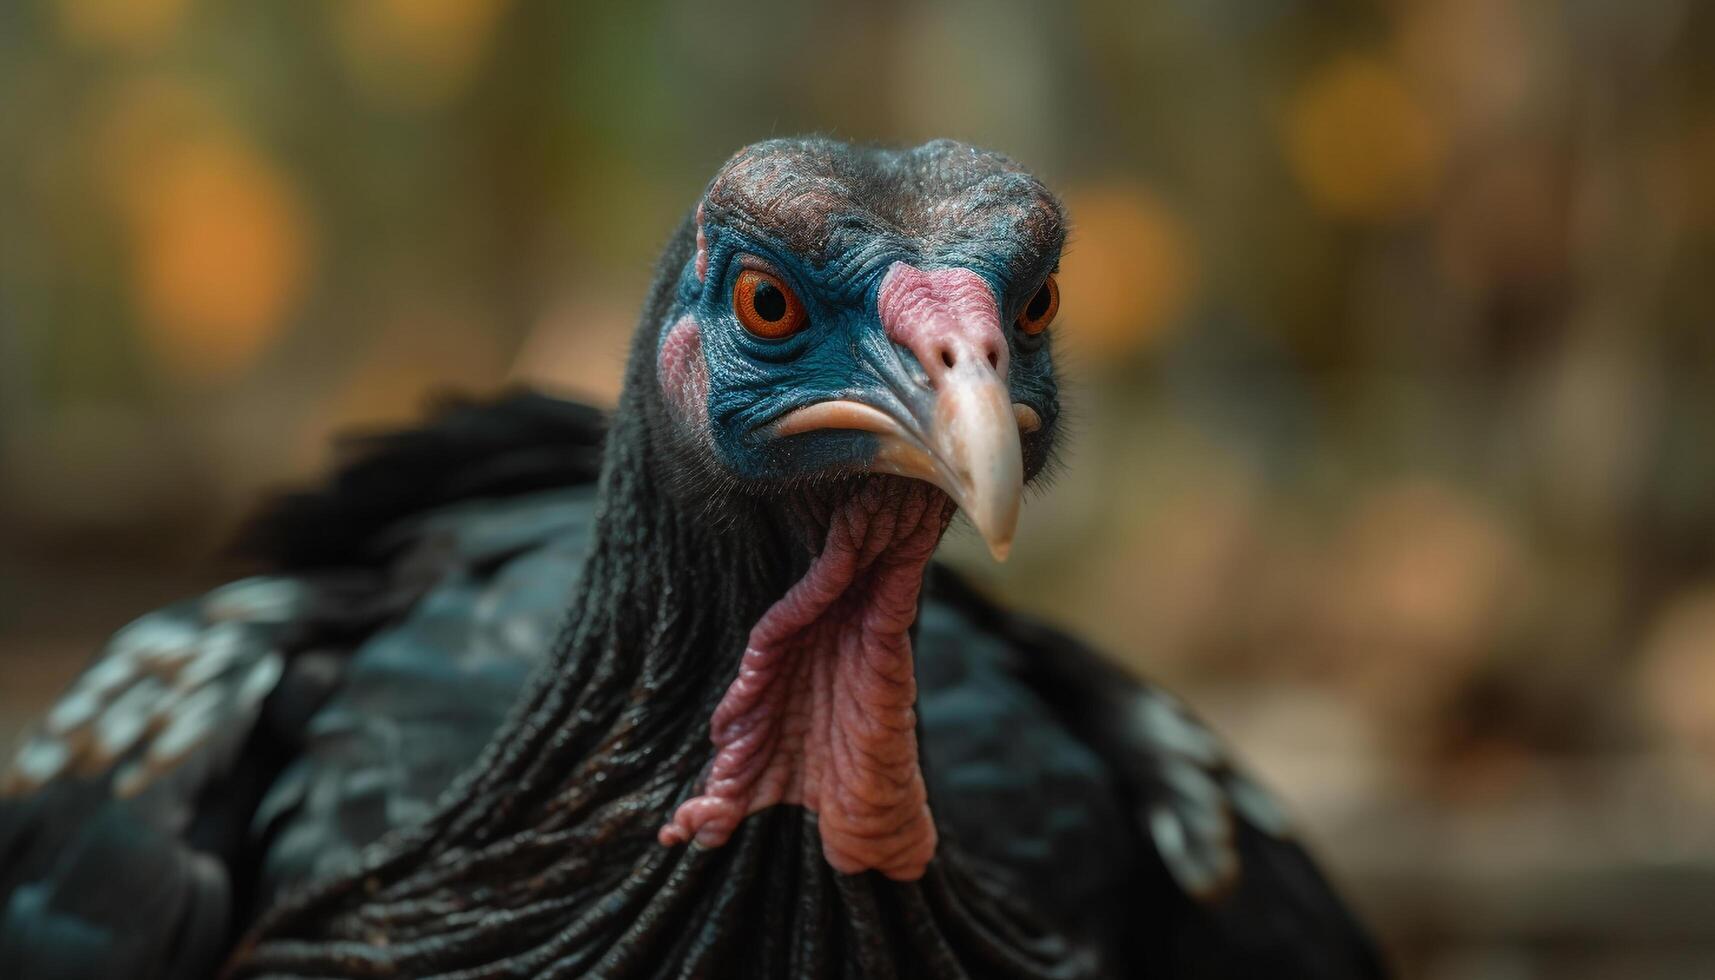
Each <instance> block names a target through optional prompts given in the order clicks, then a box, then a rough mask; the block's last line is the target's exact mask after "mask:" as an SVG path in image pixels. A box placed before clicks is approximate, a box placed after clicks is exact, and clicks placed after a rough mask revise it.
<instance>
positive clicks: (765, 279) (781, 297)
mask: <svg viewBox="0 0 1715 980" xmlns="http://www.w3.org/2000/svg"><path fill="white" fill-rule="evenodd" d="M732 311H733V312H734V313H736V314H738V322H739V323H742V324H744V329H746V330H749V331H750V332H751V333H753V334H755V335H756V336H758V337H761V338H763V339H765V340H780V339H782V338H784V337H790V336H792V335H793V334H795V333H797V332H798V331H800V330H802V329H804V324H805V323H806V322H807V321H808V320H809V317H808V315H806V314H805V312H804V304H803V303H800V302H799V301H798V297H797V296H796V295H794V294H793V292H792V289H791V287H789V286H787V285H786V284H785V283H783V282H781V281H780V277H778V276H775V275H771V274H769V273H767V272H763V271H762V270H761V269H746V270H744V271H743V272H740V273H739V274H738V282H737V283H735V284H734V285H733V287H732Z"/></svg>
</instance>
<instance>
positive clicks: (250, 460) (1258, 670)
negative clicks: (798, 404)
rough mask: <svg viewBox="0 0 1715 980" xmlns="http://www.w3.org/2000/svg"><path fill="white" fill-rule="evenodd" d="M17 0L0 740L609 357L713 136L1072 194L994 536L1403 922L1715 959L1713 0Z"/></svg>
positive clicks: (1422, 931) (1436, 960)
mask: <svg viewBox="0 0 1715 980" xmlns="http://www.w3.org/2000/svg"><path fill="white" fill-rule="evenodd" d="M717 7H724V5H712V4H703V3H696V2H691V0H676V2H668V3H644V4H623V5H619V4H616V5H612V6H607V7H598V6H596V5H591V4H561V3H547V2H540V3H524V2H509V0H351V2H348V3H340V4H301V3H284V2H281V3H271V4H215V3H210V2H200V3H199V2H193V0H52V2H48V0H40V2H35V3H27V4H8V5H4V6H3V7H0V110H3V111H0V742H4V741H5V740H7V739H8V738H9V737H10V736H11V735H12V734H14V733H15V732H16V731H17V730H18V729H19V728H20V727H21V726H22V725H24V724H25V723H26V722H27V720H28V718H29V717H30V716H31V715H32V714H33V713H34V712H35V711H37V710H39V709H40V707H41V705H42V704H43V703H44V702H45V701H46V700H47V699H48V698H50V697H51V696H52V695H53V693H54V692H55V691H56V690H57V688H58V686H59V685H60V684H61V683H63V681H64V679H65V678H66V677H67V676H68V675H69V674H70V673H71V672H72V671H74V670H75V669H76V668H77V666H78V664H79V663H80V662H81V660H82V658H83V657H85V656H87V655H88V654H89V653H90V652H91V651H93V650H94V649H95V648H96V646H97V645H98V644H99V642H100V640H101V638H102V637H103V636H104V635H105V634H107V633H108V632H110V631H111V630H112V629H114V628H115V627H117V626H119V625H121V624H122V623H123V622H125V621H126V620H127V619H128V618H130V617H131V616H133V615H135V614H137V613H139V612H141V611H143V610H145V609H148V608H150V607H151V606H154V605H158V604H160V603H162V602H164V601H167V600H169V599H171V598H173V597H176V596H179V595H182V594H184V593H186V592H188V591H191V590H194V589H197V588H201V587H203V586H205V585H207V584H208V583H210V582H213V581H215V580H217V579H218V577H219V576H220V575H221V574H223V572H224V570H223V568H222V567H221V564H220V563H219V561H218V560H216V556H217V554H218V546H219V544H220V542H221V541H222V540H223V539H224V537H225V536H226V535H227V534H229V533H230V531H231V528H232V526H233V524H234V523H235V521H236V520H237V519H238V518H239V517H240V516H241V515H242V513H243V512H244V510H245V508H246V507H248V506H249V505H250V504H251V503H252V502H253V501H254V500H255V499H256V496H257V494H258V493H259V491H261V490H262V489H263V488H267V487H271V486H276V485H278V484H280V483H281V482H282V481H290V480H296V479H303V478H306V477H307V476H309V475H310V474H312V473H314V472H315V471H316V470H317V468H318V466H319V465H321V463H322V461H323V460H324V458H325V457H324V448H325V446H326V442H327V439H328V436H329V434H330V433H332V432H335V431H338V430H340V429H342V428H346V427H349V426H352V425H364V426H367V425H373V424H377V423H385V422H397V421H402V420H405V419H408V418H409V417H411V415H412V414H413V413H414V411H415V409H416V407H417V406H419V405H420V404H421V402H422V401H423V399H424V397H425V396H426V395H427V394H428V393H429V392H431V391H432V390H434V389H436V388H439V387H448V386H450V387H456V388H465V389H474V390H485V389H491V388H494V387H496V386H499V385H501V384H504V383H507V382H509V381H517V380H526V381H532V382H537V383H545V384H551V385H553V386H555V387H557V388H560V389H564V390H570V391H574V392H583V393H587V394H590V395H593V396H594V397H597V398H602V399H607V398H611V397H612V395H613V393H614V389H615V385H616V383H617V376H618V364H619V359H620V356H621V352H622V350H623V345H624V342H625V338H626V335H627V334H628V333H629V331H630V329H631V326H632V323H631V318H632V316H633V315H634V311H635V309H636V307H637V305H638V303H639V301H640V297H641V292H642V289H643V285H644V283H645V281H646V278H647V275H648V268H649V262H650V260H651V258H652V257H653V252H654V249H655V248H656V247H657V245H658V244H659V243H660V242H661V241H662V240H663V239H664V237H665V235H666V233H667V231H668V230H669V228H670V227H671V226H672V224H673V222H674V221H675V220H676V218H677V217H678V215H679V213H680V212H681V210H682V209H684V208H685V207H687V206H688V205H689V204H690V203H691V201H692V200H693V199H694V197H695V195H696V193H697V191H698V190H699V189H700V187H701V183H702V181H703V180H704V179H705V178H706V176H707V175H708V174H709V173H710V172H711V171H712V170H713V169H714V167H715V166H716V165H718V163H719V162H720V161H721V160H722V159H723V158H724V157H725V155H726V154H727V153H729V152H730V151H731V150H733V149H735V148H736V147H738V146H739V145H742V144H744V143H746V142H749V141H751V140H754V139H757V138H760V137H764V136H767V135H770V134H783V133H794V132H803V131H822V132H829V133H833V134H836V135H839V136H842V137H846V138H854V139H876V140H883V141H888V142H916V141H920V140H922V139H926V138H929V137H933V136H943V135H945V136H954V137H958V138H962V139H966V140H969V141H972V142H977V143H981V144H985V145H990V146H994V147H997V148H1001V149H1004V150H1006V151H1008V152H1010V153H1012V154H1013V155H1015V156H1016V157H1018V158H1020V159H1021V160H1023V161H1025V162H1026V163H1028V164H1029V165H1031V166H1032V167H1034V168H1036V169H1037V170H1038V171H1039V172H1040V173H1042V174H1043V175H1044V176H1045V177H1046V178H1048V179H1049V181H1050V182H1051V183H1052V184H1053V185H1054V186H1056V187H1058V188H1061V189H1062V190H1063V191H1064V192H1065V196H1066V199H1067V204H1068V206H1069V208H1070V210H1071V213H1072V215H1073V218H1074V221H1075V223H1076V226H1075V231H1074V236H1073V244H1072V248H1071V251H1070V253H1069V254H1068V256H1067V258H1066V261H1065V269H1064V274H1063V277H1062V284H1063V290H1064V296H1065V300H1064V305H1063V308H1062V310H1063V312H1062V314H1061V319H1060V326H1058V327H1056V330H1057V332H1058V334H1059V338H1060V351H1061V353H1062V359H1063V363H1064V364H1065V365H1066V371H1067V373H1068V374H1069V375H1070V377H1071V379H1072V389H1071V391H1070V392H1069V393H1068V399H1069V401H1070V402H1071V404H1072V406H1073V411H1074V412H1075V428H1076V430H1077V431H1076V438H1075V443H1074V446H1073V448H1072V449H1071V450H1070V451H1069V452H1068V453H1067V458H1066V460H1065V463H1066V465H1065V467H1064V468H1063V471H1062V473H1061V475H1060V476H1059V478H1058V479H1057V480H1056V481H1055V483H1054V485H1053V486H1052V488H1051V489H1049V490H1047V491H1045V492H1043V493H1042V494H1041V495H1040V497H1039V498H1038V499H1036V500H1035V501H1034V502H1033V503H1032V504H1031V506H1030V508H1029V509H1028V511H1027V514H1026V527H1025V530H1024V533H1023V536H1022V538H1021V540H1020V543H1019V547H1018V548H1017V551H1016V552H1015V555H1016V557H1015V559H1014V560H1013V562H1012V563H1010V564H1008V565H1007V566H1004V567H1001V568H996V567H993V566H991V565H989V564H987V563H986V561H985V560H983V559H982V558H981V556H980V554H979V549H977V548H976V547H973V546H972V544H973V543H972V542H971V541H970V540H968V539H965V540H956V541H954V542H953V545H952V546H951V549H950V550H951V551H952V552H953V554H954V556H955V557H956V558H957V559H958V560H960V561H961V562H963V563H964V564H966V565H967V566H969V567H971V568H973V569H974V570H975V571H976V572H977V574H978V575H980V576H982V577H984V578H986V579H988V580H989V581H991V582H992V583H994V586H995V587H996V588H998V589H1001V590H1003V591H1005V592H1006V593H1007V594H1008V595H1010V596H1011V597H1012V598H1013V599H1014V600H1015V601H1016V602H1018V603H1020V604H1023V605H1027V606H1029V607H1032V608H1035V609H1038V610H1041V611H1044V612H1046V613H1048V614H1050V615H1052V616H1054V617H1055V618H1057V619H1059V620H1061V621H1063V622H1065V623H1067V624H1069V625H1073V626H1076V627H1077V628H1078V629H1080V630H1081V631H1083V632H1085V633H1086V634H1088V635H1089V636H1091V637H1092V638H1093V639H1095V640H1097V641H1099V642H1100V643H1102V644H1103V645H1104V646H1105V647H1106V648H1107V649H1109V650H1111V651H1112V652H1113V653H1114V654H1115V655H1116V656H1118V657H1120V658H1122V659H1124V660H1125V661H1126V662H1128V663H1130V664H1133V665H1135V666H1136V667H1137V668H1139V669H1141V670H1146V671H1148V672H1150V673H1152V674H1153V675H1155V676H1158V677H1161V678H1163V679H1165V680H1167V681H1169V682H1170V683H1172V684H1173V685H1175V686H1177V687H1179V688H1180V689H1181V690H1182V691H1184V692H1185V693H1186V694H1187V695H1188V696H1189V697H1190V698H1191V699H1192V700H1193V701H1194V702H1196V703H1197V704H1199V705H1200V706H1202V708H1203V709H1204V711H1205V712H1206V713H1207V714H1208V715H1210V716H1211V717H1212V718H1213V719H1214V720H1215V721H1217V722H1218V723H1219V725H1220V726H1221V727H1222V728H1223V729H1224V730H1225V731H1226V732H1227V733H1228V734H1229V735H1230V736H1231V738H1232V739H1233V740H1234V741H1235V742H1236V743H1237V745H1238V746H1239V748H1240V750H1241V752H1242V753H1243V754H1244V755H1245V756H1247V757H1248V758H1249V759H1250V760H1251V761H1252V762H1253V763H1254V764H1255V765H1256V766H1257V768H1259V769H1261V770H1262V771H1263V772H1264V774H1265V775H1266V776H1268V777H1269V779H1270V780H1271V781H1272V782H1273V783H1274V784H1275V785H1277V786H1278V787H1280V788H1281V789H1282V790H1283V792H1284V793H1285V794H1286V795H1287V796H1288V797H1289V798H1290V799H1291V800H1292V801H1293V802H1294V803H1295V805H1296V808H1297V810H1298V812H1299V813H1300V815H1301V817H1302V820H1303V823H1304V824H1305V825H1306V826H1307V827H1308V828H1309V833H1310V835H1311V836H1312V837H1313V838H1314V839H1315V841H1316V842H1317V843H1318V844H1319V845H1320V847H1321V850H1322V851H1323V852H1324V853H1325V854H1326V855H1327V857H1328V858H1329V860H1330V862H1331V863H1332V864H1333V865H1334V867H1335V868H1336V869H1337V870H1338V872H1339V873H1340V874H1341V876H1342V877H1343V878H1344V879H1345V880H1346V881H1347V882H1348V884H1349V885H1350V887H1351V889H1352V891H1353V894H1354V895H1355V896H1356V897H1357V899H1358V900H1359V901H1360V904H1361V905H1362V907H1363V908H1364V910H1365V912H1366V913H1367V914H1368V915H1369V916H1370V917H1371V918H1372V919H1373V920H1374V921H1375V922H1376V924H1377V926H1378V928H1379V929H1380V931H1381V932H1382V933H1383V934H1384V935H1385V936H1386V937H1387V938H1388V940H1389V942H1390V944H1391V946H1392V947H1393V949H1394V950H1395V952H1396V953H1397V954H1398V955H1399V958H1400V960H1401V962H1402V964H1403V965H1405V966H1406V967H1407V975H1408V976H1413V977H1434V978H1496V980H1514V978H1518V980H1528V978H1537V977H1554V978H1586V977H1588V978H1597V977H1601V978H1606V977H1619V978H1636V977H1663V978H1668V977H1672V978H1678V977H1686V978H1692V977H1696V978H1704V977H1709V976H1715V768H1712V767H1715V450H1712V449H1711V445H1710V436H1709V427H1710V423H1711V420H1712V419H1715V290H1712V289H1711V286H1710V283H1711V281H1712V278H1715V277H1712V274H1715V58H1711V57H1709V52H1711V51H1715V8H1712V7H1709V6H1708V5H1705V4H1698V3H1694V2H1691V0H1652V2H1648V3H1639V4H1602V3H1574V2H1567V3H1552V2H1534V0H1397V2H1337V3H1325V2H1314V3H1313V2H1309V0H1243V2H1241V0H1171V2H1160V3H1155V4H1150V5H1147V6H1145V7H1144V8H1143V9H1141V10H1137V9H1133V8H1134V5H1133V4H1130V3H1122V2H1119V0H1081V2H1076V3H1056V2H1051V0H1002V2H998V3H983V4H978V3H975V2H974V0H943V2H937V3H927V4H905V3H891V2H890V3H857V2H844V3H816V4H806V3H798V2H789V0H777V2H772V3H767V2H765V3H758V4H751V5H748V7H747V8H746V9H745V10H744V11H743V12H742V13H741V12H738V11H735V10H732V9H716V8H717Z"/></svg>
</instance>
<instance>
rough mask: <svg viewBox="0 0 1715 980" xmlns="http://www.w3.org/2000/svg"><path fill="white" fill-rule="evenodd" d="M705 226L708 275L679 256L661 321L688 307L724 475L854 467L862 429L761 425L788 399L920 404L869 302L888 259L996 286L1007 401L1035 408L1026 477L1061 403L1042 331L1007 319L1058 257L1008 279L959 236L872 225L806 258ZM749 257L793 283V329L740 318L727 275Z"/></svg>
mask: <svg viewBox="0 0 1715 980" xmlns="http://www.w3.org/2000/svg"><path fill="white" fill-rule="evenodd" d="M704 231H705V235H706V239H707V243H708V277H707V280H706V281H704V280H699V279H698V278H697V275H696V269H695V259H694V258H693V259H692V261H691V262H689V263H687V264H686V268H685V270H684V272H683V273H682V274H681V276H680V279H679V284H678V294H677V298H676V301H675V304H674V309H673V311H672V313H671V314H670V316H669V317H668V319H667V321H666V322H667V323H668V324H671V323H673V322H676V321H677V320H678V319H679V317H681V316H683V315H684V314H685V313H686V312H691V313H693V314H694V315H695V317H696V320H697V323H698V324H699V326H700V328H701V333H702V350H703V359H704V363H705V366H706V368H707V370H708V379H709V402H708V419H709V427H710V430H711V431H710V433H709V434H710V437H711V441H712V443H713V445H714V447H715V450H716V453H717V455H718V456H719V457H720V461H721V463H722V464H723V465H724V466H725V467H726V468H727V469H728V470H729V471H730V472H731V473H732V474H733V475H735V476H738V477H740V478H741V479H744V480H747V481H752V482H756V483H764V484H766V483H787V482H791V481H793V480H796V479H799V478H803V477H806V476H810V475H813V474H818V473H826V472H852V471H861V470H863V469H865V468H866V467H867V466H868V464H869V463H870V462H871V461H872V460H873V459H874V457H875V453H876V450H877V448H878V445H877V439H876V437H875V436H873V435H871V434H870V433H866V432H856V431H849V430H820V431H814V432H806V433H802V434H799V435H795V436H791V437H788V438H784V439H782V438H776V437H774V436H772V435H770V434H769V433H768V431H767V430H768V427H769V426H770V425H771V424H772V423H773V422H775V421H777V420H779V419H780V418H781V417H783V416H785V415H786V414H787V413H788V412H791V411H792V410H794V409H798V408H802V407H804V406H806V405H812V404H815V403H817V402H824V401H831V400H835V399H850V400H853V401H859V402H863V403H865V404H868V405H872V406H874V407H876V408H879V409H881V410H882V411H884V412H886V413H887V414H889V415H891V416H893V417H894V418H896V419H901V420H905V419H909V418H911V417H912V414H913V413H912V412H911V411H910V407H911V406H909V405H908V404H907V401H908V400H913V401H915V402H916V403H917V407H918V408H919V410H922V409H923V408H924V407H925V406H926V405H927V404H928V403H929V402H930V401H931V400H932V398H933V395H932V393H931V392H930V390H929V389H928V386H927V380H926V379H927V375H926V374H925V373H924V371H923V368H922V367H921V366H920V365H919V364H918V363H917V359H916V357H915V356H914V355H913V354H912V353H911V352H910V351H909V350H907V349H906V348H904V347H902V346H899V345H898V344H895V343H894V342H893V341H892V340H890V339H889V338H888V336H887V333H886V331H885V330H884V329H883V327H882V325H881V318H880V316H879V314H878V312H877V308H876V307H877V295H878V293H879V291H880V287H881V280H882V277H883V276H884V275H885V274H886V272H887V269H888V267H889V266H891V265H892V264H893V263H894V262H896V261H901V262H907V263H909V264H911V265H914V266H917V267H918V268H922V269H935V268H947V267H963V268H967V269H970V270H971V271H973V272H975V273H977V274H978V275H980V276H982V278H983V279H984V280H985V281H986V282H987V283H988V284H989V288H990V289H992V290H993V291H994V295H995V296H996V297H997V299H998V300H999V303H998V305H999V307H1000V312H1001V317H1002V323H1003V328H1002V329H1003V331H1004V332H1005V333H1006V335H1007V342H1008V344H1009V346H1010V358H1009V359H1010V367H1009V370H1008V387H1009V388H1010V390H1011V394H1012V400H1013V401H1014V402H1020V403H1023V404H1025V405H1028V406H1030V407H1031V408H1033V409H1035V410H1036V412H1037V414H1038V415H1039V416H1041V418H1042V422H1043V425H1042V428H1041V429H1040V430H1038V431H1037V432H1034V433H1031V434H1029V435H1026V436H1025V437H1024V447H1023V448H1024V460H1025V477H1026V479H1028V478H1030V477H1031V476H1034V475H1035V473H1036V471H1037V470H1039V469H1040V468H1041V465H1042V462H1043V460H1044V459H1045V457H1046V455H1047V450H1048V446H1049V443H1050V441H1051V439H1052V432H1053V430H1054V422H1055V420H1056V418H1057V416H1058V414H1059V401H1058V397H1057V388H1056V384H1055V379H1054V366H1053V358H1052V355H1051V353H1050V351H1049V346H1050V345H1049V343H1048V341H1047V335H1046V333H1044V334H1041V335H1038V336H1036V337H1028V336H1025V335H1024V334H1023V333H1022V332H1021V331H1019V330H1018V328H1017V324H1016V319H1017V317H1018V314H1019V312H1020V311H1021V310H1022V309H1023V307H1024V305H1025V304H1026V303H1028V302H1029V301H1030V298H1031V297H1032V296H1033V295H1035V293H1036V290H1037V289H1038V288H1039V287H1040V286H1041V285H1042V281H1043V280H1044V279H1045V278H1047V276H1048V274H1049V272H1050V271H1051V268H1052V266H1053V265H1054V264H1055V263H1057V261H1058V256H1054V257H1053V259H1052V260H1051V261H1050V263H1049V265H1048V267H1045V268H1042V269H1040V270H1037V271H1036V273H1035V274H1034V275H1033V276H1032V277H1031V278H1030V279H1029V281H1026V282H1007V281H1005V278H1004V275H1005V272H1004V270H1005V269H1006V268H1007V266H1008V263H1007V262H1006V261H1005V259H1006V258H1007V257H1006V256H995V255H992V254H991V255H986V256H985V255H982V254H976V253H969V254H966V253H965V251H964V250H963V249H960V248H959V247H957V246H954V247H951V248H948V249H945V250H942V251H940V252H937V253H935V254H929V255H925V254H923V253H922V251H921V250H919V249H917V248H914V247H913V243H911V242H908V241H905V240H902V239H890V238H888V237H887V236H880V235H878V236H874V237H873V238H870V239H868V240H866V241H865V242H864V243H863V244H862V245H860V246H859V247H857V248H855V249H852V250H850V251H847V252H846V253H844V254H842V255H841V256H840V257H839V258H838V259H837V260H836V261H833V262H829V263H828V264H826V265H824V266H820V267H813V266H811V265H810V264H809V263H808V262H806V261H804V260H803V259H801V258H800V257H799V256H797V255H795V254H794V253H793V252H792V251H790V250H789V249H787V248H785V247H783V246H782V245H781V244H780V243H778V242H775V241H771V240H768V239H765V238H761V237H758V236H756V235H754V234H752V233H749V232H746V231H742V230H740V229H738V228H735V227H732V226H726V225H721V224H719V223H717V222H715V221H709V222H706V223H705V226H704ZM991 240H992V239H991ZM752 267H754V268H761V269H764V270H766V271H768V272H771V273H773V274H775V275H777V276H779V277H780V278H781V280H782V281H784V282H785V283H786V284H787V285H788V286H790V287H791V289H792V291H793V292H794V293H796V294H797V296H798V298H799V300H800V301H801V302H802V303H803V305H804V310H805V313H806V314H807V316H808V323H807V325H806V326H805V327H804V328H803V329H802V330H800V331H799V332H798V333H796V334H794V335H793V336H791V337H787V338H784V339H780V340H768V339H764V338H761V337H757V336H755V335H754V334H752V333H750V332H749V331H748V330H746V329H745V328H744V326H743V325H742V324H740V323H739V320H738V316H737V314H736V313H734V312H733V308H732V293H733V286H734V282H735V280H736V279H737V277H738V275H739V273H740V272H742V271H744V269H746V268H752ZM664 337H665V331H663V338H664Z"/></svg>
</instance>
